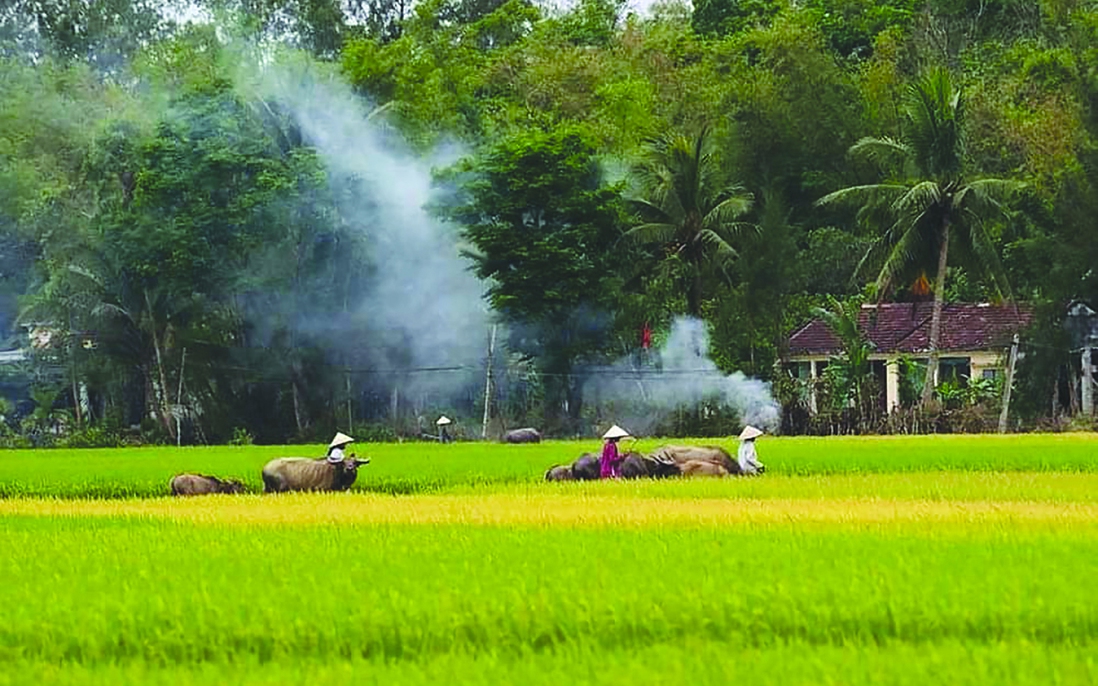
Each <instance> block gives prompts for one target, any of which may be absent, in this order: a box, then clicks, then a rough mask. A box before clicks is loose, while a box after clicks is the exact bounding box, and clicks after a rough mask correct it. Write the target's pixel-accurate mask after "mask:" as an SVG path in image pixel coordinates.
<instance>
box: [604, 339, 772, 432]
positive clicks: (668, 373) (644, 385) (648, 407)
mask: <svg viewBox="0 0 1098 686" xmlns="http://www.w3.org/2000/svg"><path fill="white" fill-rule="evenodd" d="M592 371H593V373H592V375H591V377H590V378H589V380H588V382H587V383H586V384H585V386H584V397H585V398H586V399H587V400H588V402H591V401H595V402H598V403H599V404H601V405H604V406H605V407H607V408H609V409H610V410H611V411H613V412H614V416H613V421H615V422H617V423H619V424H621V425H622V426H624V427H625V428H626V429H627V430H629V431H631V432H633V433H634V434H637V435H647V434H649V433H650V432H651V431H652V430H654V429H656V428H657V427H659V426H660V425H661V424H663V423H664V422H665V421H666V420H667V419H668V418H669V417H670V416H671V414H672V413H673V412H675V411H676V410H678V409H680V408H683V407H686V408H698V407H702V408H705V407H710V408H714V407H725V408H731V409H733V410H735V411H736V414H737V415H738V416H739V417H740V420H741V421H742V423H744V424H751V425H752V426H756V427H759V428H763V429H767V430H772V429H774V428H776V427H777V426H778V423H779V420H780V417H781V411H780V408H779V406H778V403H777V402H776V401H775V400H774V397H773V396H772V395H771V393H770V387H769V385H768V384H766V383H765V382H763V381H760V380H758V379H753V378H750V377H748V376H745V375H744V374H742V373H740V372H733V373H732V374H725V373H723V372H721V371H720V370H719V369H718V368H717V365H715V364H714V363H713V361H712V360H711V359H709V333H708V331H707V330H706V326H705V323H704V322H702V321H699V320H697V319H693V318H689V317H679V318H677V319H676V320H675V321H674V322H673V323H672V325H671V334H670V336H669V337H668V339H667V341H666V343H665V344H664V345H663V346H662V347H661V348H660V349H659V350H657V351H655V352H654V353H652V354H651V355H650V356H640V357H635V358H633V359H629V360H621V361H619V362H617V363H616V364H614V365H612V366H610V367H604V368H599V369H595V370H592Z"/></svg>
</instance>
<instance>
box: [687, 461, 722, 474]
mask: <svg viewBox="0 0 1098 686" xmlns="http://www.w3.org/2000/svg"><path fill="white" fill-rule="evenodd" d="M679 472H680V473H681V474H682V475H683V476H728V474H729V472H728V470H727V469H725V468H724V465H722V464H719V463H717V462H708V461H706V460H687V461H685V462H683V463H681V464H679Z"/></svg>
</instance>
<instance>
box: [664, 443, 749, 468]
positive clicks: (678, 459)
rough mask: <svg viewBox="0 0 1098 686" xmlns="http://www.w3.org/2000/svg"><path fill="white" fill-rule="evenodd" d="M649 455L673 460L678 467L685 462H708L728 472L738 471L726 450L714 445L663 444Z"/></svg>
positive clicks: (666, 460) (736, 463)
mask: <svg viewBox="0 0 1098 686" xmlns="http://www.w3.org/2000/svg"><path fill="white" fill-rule="evenodd" d="M651 457H652V458H653V459H655V460H658V461H661V462H674V463H675V464H677V465H679V467H680V468H681V467H682V465H683V464H685V463H687V462H709V463H712V464H717V465H720V466H721V467H723V468H724V470H725V472H726V473H728V474H739V473H740V465H739V463H738V462H736V460H734V459H732V456H731V455H729V454H728V451H727V450H725V449H724V448H722V447H720V446H716V445H665V446H663V447H661V448H657V449H656V450H655V451H654V452H653V453H652V455H651ZM695 469H698V468H697V467H695Z"/></svg>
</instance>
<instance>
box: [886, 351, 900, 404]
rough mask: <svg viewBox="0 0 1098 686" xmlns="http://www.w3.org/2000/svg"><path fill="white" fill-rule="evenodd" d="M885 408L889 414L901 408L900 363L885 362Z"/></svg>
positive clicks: (892, 360) (895, 360)
mask: <svg viewBox="0 0 1098 686" xmlns="http://www.w3.org/2000/svg"><path fill="white" fill-rule="evenodd" d="M885 407H887V408H888V411H889V412H892V411H893V410H895V409H897V408H899V407H900V361H899V360H897V359H895V358H893V359H891V360H885Z"/></svg>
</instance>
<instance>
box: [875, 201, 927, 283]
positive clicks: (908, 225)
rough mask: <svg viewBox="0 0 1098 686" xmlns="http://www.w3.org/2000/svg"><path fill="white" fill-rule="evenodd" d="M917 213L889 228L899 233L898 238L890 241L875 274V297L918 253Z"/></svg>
mask: <svg viewBox="0 0 1098 686" xmlns="http://www.w3.org/2000/svg"><path fill="white" fill-rule="evenodd" d="M921 218H922V217H921V216H919V215H917V216H915V217H913V218H905V219H907V221H905V222H904V223H903V224H898V225H896V226H893V227H892V229H890V233H892V234H893V235H895V234H896V233H899V234H900V235H899V239H898V240H896V241H895V242H892V243H891V246H890V249H889V250H888V254H887V256H886V257H885V259H884V263H883V264H882V265H881V271H880V274H879V275H878V276H877V294H878V295H877V297H878V298H880V297H883V295H884V294H885V293H886V292H887V291H888V289H889V288H891V287H892V284H893V283H894V282H895V281H896V279H897V278H898V277H899V276H900V274H902V273H903V271H904V269H906V268H907V267H908V266H910V265H911V264H912V262H914V260H915V257H916V256H917V255H918V253H919V245H920V243H921V242H922V236H921V235H920V231H919V228H920V227H919V224H920V219H921Z"/></svg>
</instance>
